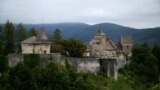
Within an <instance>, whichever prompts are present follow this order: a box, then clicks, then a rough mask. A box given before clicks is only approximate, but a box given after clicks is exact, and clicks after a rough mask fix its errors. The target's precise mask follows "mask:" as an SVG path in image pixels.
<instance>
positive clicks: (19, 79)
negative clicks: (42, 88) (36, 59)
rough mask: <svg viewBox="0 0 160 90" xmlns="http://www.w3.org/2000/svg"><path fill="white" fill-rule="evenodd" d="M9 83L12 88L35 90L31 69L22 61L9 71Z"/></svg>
mask: <svg viewBox="0 0 160 90" xmlns="http://www.w3.org/2000/svg"><path fill="white" fill-rule="evenodd" d="M9 84H10V85H11V87H12V90H36V85H35V81H34V77H32V74H31V71H30V69H29V68H27V67H26V66H25V65H24V64H23V63H22V62H20V63H18V64H17V65H16V66H15V67H14V68H11V69H10V71H9Z"/></svg>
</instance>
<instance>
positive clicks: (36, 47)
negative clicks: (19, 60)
mask: <svg viewBox="0 0 160 90" xmlns="http://www.w3.org/2000/svg"><path fill="white" fill-rule="evenodd" d="M21 47H22V53H23V54H32V53H35V54H50V47H51V45H50V44H21Z"/></svg>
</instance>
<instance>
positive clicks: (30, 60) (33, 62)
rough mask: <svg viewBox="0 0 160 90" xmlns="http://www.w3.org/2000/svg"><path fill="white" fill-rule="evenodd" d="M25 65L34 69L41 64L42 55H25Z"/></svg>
mask: <svg viewBox="0 0 160 90" xmlns="http://www.w3.org/2000/svg"><path fill="white" fill-rule="evenodd" d="M24 63H25V65H26V66H27V67H28V68H30V69H33V68H35V67H37V66H38V67H39V66H40V56H39V55H38V54H27V55H25V56H24Z"/></svg>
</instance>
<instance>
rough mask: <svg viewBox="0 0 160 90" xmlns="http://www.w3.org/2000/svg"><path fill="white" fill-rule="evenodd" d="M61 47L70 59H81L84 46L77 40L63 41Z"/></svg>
mask: <svg viewBox="0 0 160 90" xmlns="http://www.w3.org/2000/svg"><path fill="white" fill-rule="evenodd" d="M63 47H64V49H65V52H67V53H66V54H69V56H71V57H82V56H83V53H84V51H85V45H84V44H83V42H82V41H80V40H77V39H68V40H64V42H63Z"/></svg>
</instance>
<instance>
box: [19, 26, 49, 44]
mask: <svg viewBox="0 0 160 90" xmlns="http://www.w3.org/2000/svg"><path fill="white" fill-rule="evenodd" d="M21 43H22V44H36V43H37V44H39V43H51V41H50V40H49V38H48V36H47V33H46V32H45V30H44V28H43V27H42V28H41V29H40V30H39V32H38V34H37V36H36V37H35V36H32V37H30V38H28V39H26V40H24V41H22V42H21Z"/></svg>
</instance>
